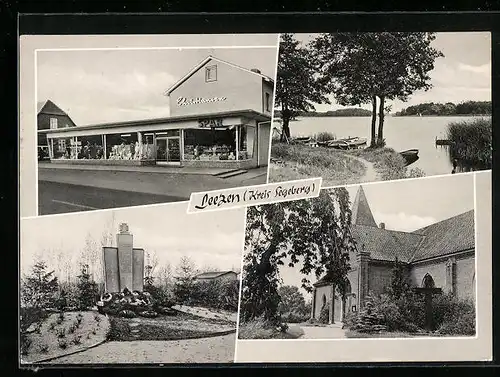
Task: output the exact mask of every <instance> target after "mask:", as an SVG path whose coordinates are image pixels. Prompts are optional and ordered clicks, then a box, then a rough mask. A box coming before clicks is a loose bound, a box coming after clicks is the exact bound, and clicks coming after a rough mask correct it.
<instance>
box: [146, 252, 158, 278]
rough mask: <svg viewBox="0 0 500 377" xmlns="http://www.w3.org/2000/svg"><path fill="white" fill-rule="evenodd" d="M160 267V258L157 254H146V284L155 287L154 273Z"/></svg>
mask: <svg viewBox="0 0 500 377" xmlns="http://www.w3.org/2000/svg"><path fill="white" fill-rule="evenodd" d="M157 266H158V258H157V256H156V253H154V252H152V253H150V252H149V251H148V252H146V265H145V266H144V284H145V285H153V284H154V275H153V274H154V271H155V269H156V267H157Z"/></svg>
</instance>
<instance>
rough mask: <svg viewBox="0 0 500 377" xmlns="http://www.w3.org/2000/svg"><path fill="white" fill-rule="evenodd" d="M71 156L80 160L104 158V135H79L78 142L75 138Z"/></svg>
mask: <svg viewBox="0 0 500 377" xmlns="http://www.w3.org/2000/svg"><path fill="white" fill-rule="evenodd" d="M72 144H73V148H72V153H71V157H70V158H73V159H74V158H77V159H79V160H103V159H104V145H103V138H102V135H92V136H82V137H78V138H77V141H76V144H75V140H73V143H72Z"/></svg>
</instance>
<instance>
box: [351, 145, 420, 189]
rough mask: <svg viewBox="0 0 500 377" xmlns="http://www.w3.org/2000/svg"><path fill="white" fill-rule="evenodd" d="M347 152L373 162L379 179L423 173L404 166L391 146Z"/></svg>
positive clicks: (384, 179)
mask: <svg viewBox="0 0 500 377" xmlns="http://www.w3.org/2000/svg"><path fill="white" fill-rule="evenodd" d="M347 153H350V154H352V155H354V156H357V157H360V158H363V159H365V160H367V161H369V162H371V163H373V165H374V166H375V169H376V170H377V173H378V175H379V177H380V179H381V180H383V181H389V180H393V179H402V178H417V177H422V176H424V175H425V174H424V172H423V171H421V170H420V169H412V168H409V167H407V166H405V160H404V158H403V157H401V155H400V154H399V153H398V152H396V151H395V150H394V149H392V148H366V149H355V150H351V151H348V152H347Z"/></svg>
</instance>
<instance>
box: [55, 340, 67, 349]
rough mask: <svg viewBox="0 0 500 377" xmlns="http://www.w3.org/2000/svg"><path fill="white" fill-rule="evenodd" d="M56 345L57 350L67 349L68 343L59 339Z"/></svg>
mask: <svg viewBox="0 0 500 377" xmlns="http://www.w3.org/2000/svg"><path fill="white" fill-rule="evenodd" d="M57 344H58V345H59V348H62V349H66V348H68V342H67V341H66V340H63V339H59V340H58V341H57Z"/></svg>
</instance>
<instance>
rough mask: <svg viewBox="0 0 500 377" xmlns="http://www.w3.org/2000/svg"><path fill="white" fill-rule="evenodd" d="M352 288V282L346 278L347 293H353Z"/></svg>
mask: <svg viewBox="0 0 500 377" xmlns="http://www.w3.org/2000/svg"><path fill="white" fill-rule="evenodd" d="M351 292H352V288H351V282H350V281H349V280H346V282H345V294H346V295H348V294H351Z"/></svg>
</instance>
